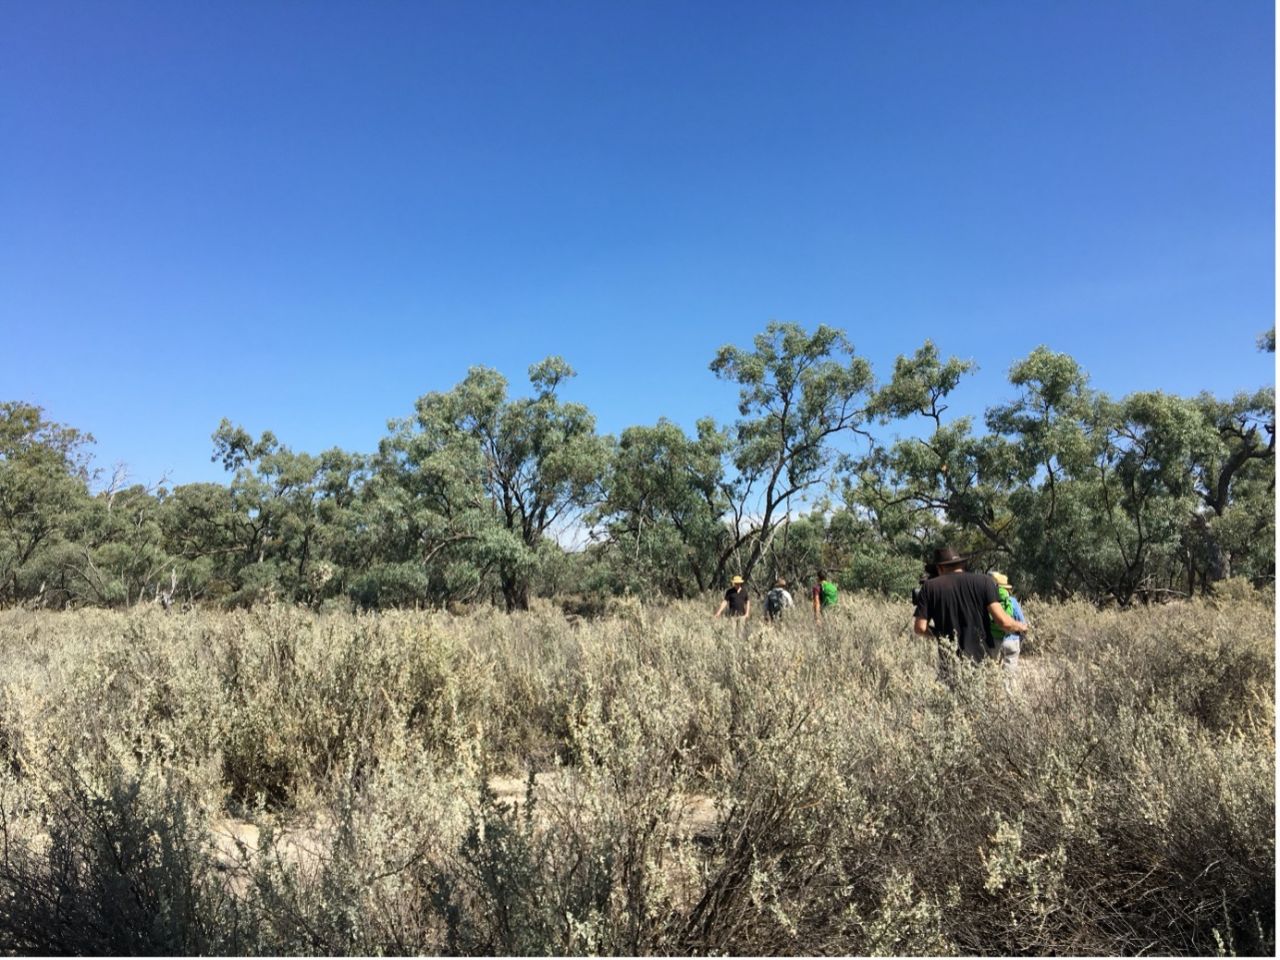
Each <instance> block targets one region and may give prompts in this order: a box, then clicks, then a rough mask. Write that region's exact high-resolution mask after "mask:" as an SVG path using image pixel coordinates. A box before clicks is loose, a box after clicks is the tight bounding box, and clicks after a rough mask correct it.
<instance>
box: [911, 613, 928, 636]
mask: <svg viewBox="0 0 1280 960" xmlns="http://www.w3.org/2000/svg"><path fill="white" fill-rule="evenodd" d="M912 629H914V630H915V632H916V635H917V636H920V637H927V636H929V621H928V620H926V619H925V618H924V617H916V619H915V623H913V624H912Z"/></svg>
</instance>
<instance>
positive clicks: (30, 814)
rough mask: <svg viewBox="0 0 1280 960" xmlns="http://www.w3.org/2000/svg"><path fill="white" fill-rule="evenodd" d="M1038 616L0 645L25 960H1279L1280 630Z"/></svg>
mask: <svg viewBox="0 0 1280 960" xmlns="http://www.w3.org/2000/svg"><path fill="white" fill-rule="evenodd" d="M1029 612H1030V615H1031V617H1032V619H1033V622H1034V623H1035V624H1036V626H1037V629H1036V632H1035V633H1034V634H1033V635H1032V637H1031V639H1030V640H1029V641H1028V643H1027V650H1028V654H1027V655H1026V656H1025V657H1024V664H1023V671H1022V675H1021V676H1020V677H1019V678H1018V680H1017V681H1016V682H1015V683H1013V684H1012V685H1009V684H1006V683H1005V682H1004V680H1005V678H1002V677H1001V675H1000V674H999V672H998V671H997V670H994V669H992V670H987V669H972V670H965V671H962V672H961V676H960V677H959V682H958V683H956V684H954V685H944V684H942V683H939V682H938V681H937V665H938V658H937V653H936V651H935V650H934V649H933V648H932V646H931V645H928V644H925V643H923V642H921V641H919V640H918V639H916V638H914V637H912V636H911V634H910V631H909V629H908V626H907V623H908V618H909V611H908V610H907V608H906V607H905V605H903V604H901V603H893V602H889V601H873V600H868V599H862V598H856V597H850V598H848V599H847V601H845V602H844V603H843V604H842V606H841V607H840V608H838V610H837V612H836V615H835V616H833V617H830V618H829V619H828V621H827V622H826V623H825V624H824V625H823V626H822V627H821V628H816V627H815V626H814V625H813V624H812V622H811V620H810V619H809V618H808V617H806V616H804V615H802V614H797V615H796V616H794V617H793V619H792V620H791V621H790V622H787V623H784V624H782V625H781V626H780V627H774V628H768V627H765V626H764V625H762V624H752V625H751V626H750V627H749V628H748V629H743V627H742V625H741V624H739V623H733V622H725V621H712V620H711V619H710V617H709V614H708V607H706V606H694V605H685V606H676V607H663V608H651V607H645V606H642V605H639V604H634V603H632V604H622V605H619V606H618V607H617V609H615V610H613V611H612V612H611V615H610V616H608V617H606V618H603V619H599V620H593V621H579V620H576V619H574V618H570V619H569V620H566V618H565V615H564V614H563V613H561V612H560V611H558V610H556V609H554V608H552V607H551V606H550V605H539V604H535V605H534V608H533V609H532V610H531V611H529V612H527V613H521V614H517V615H513V616H510V617H508V616H503V615H499V614H496V613H494V612H492V611H488V610H480V611H477V612H476V613H474V614H472V615H470V616H466V617H455V616H451V615H449V614H444V613H430V614H426V613H424V614H413V613H391V614H381V615H348V614H332V615H317V614H314V613H311V612H308V611H305V610H300V609H295V608H289V607H281V606H260V607H256V608H254V609H253V610H249V611H235V612H230V613H226V614H211V613H190V614H178V613H175V614H174V615H172V616H165V615H163V614H162V613H160V612H159V611H158V610H151V611H144V612H137V613H129V614H125V613H110V612H101V611H98V612H90V611H79V612H72V613H64V614H53V613H33V612H17V611H13V612H7V613H3V614H0V658H2V659H3V661H4V662H5V663H6V665H8V669H7V670H6V672H5V674H4V676H3V678H2V679H0V815H2V819H0V824H2V825H3V850H2V852H0V853H2V855H0V950H5V951H16V952H58V953H61V952H83V953H136V952H146V953H179V954H191V953H265V954H281V953H298V952H301V953H311V954H321V955H324V954H344V953H360V954H375V953H393V954H411V953H442V952H443V953H469V954H477V953H489V954H540V953H570V954H585V953H615V954H616V953H623V954H645V953H671V952H675V953H711V952H727V953H736V954H825V953H844V954H878V953H889V954H949V953H998V954H1016V953H1077V954H1080V953H1083V954H1120V953H1124V954H1128V953H1137V952H1154V953H1191V954H1204V953H1216V952H1237V953H1244V954H1250V953H1267V954H1269V953H1272V952H1274V896H1275V849H1274V804H1275V796H1274V782H1275V772H1274V771H1275V755H1274V731H1275V711H1274V659H1273V656H1274V640H1273V636H1274V635H1273V630H1274V625H1273V617H1272V612H1271V610H1270V608H1269V607H1268V606H1267V605H1266V604H1265V603H1261V602H1259V601H1258V600H1257V599H1255V598H1253V597H1250V596H1243V595H1242V598H1237V599H1236V600H1235V601H1234V602H1233V603H1232V604H1231V605H1229V606H1224V605H1221V604H1216V605H1215V604H1213V603H1199V602H1198V603H1194V604H1173V605H1168V606H1164V607H1157V608H1151V609H1146V610H1135V611H1103V612H1098V611H1095V610H1094V609H1093V608H1091V607H1087V606H1084V605H1077V604H1064V605H1044V606H1040V607H1033V608H1032V609H1031V610H1030V611H1029ZM534 774H536V777H535V776H534ZM499 775H501V777H502V778H506V779H495V778H498V777H499ZM511 778H515V779H516V780H517V781H527V784H526V787H525V788H524V789H521V790H516V791H515V792H514V793H512V792H511V791H510V790H509V789H506V788H504V789H503V791H500V790H499V785H500V784H502V783H508V782H511ZM228 824H232V825H235V826H236V828H237V829H240V830H242V831H250V830H252V831H254V832H253V834H252V839H251V840H248V841H240V840H237V841H236V842H234V843H228V842H227V841H225V839H222V840H220V839H219V837H220V836H222V835H223V834H224V833H225V831H226V829H228V827H227V825H228ZM246 835H248V834H246ZM237 836H240V834H237Z"/></svg>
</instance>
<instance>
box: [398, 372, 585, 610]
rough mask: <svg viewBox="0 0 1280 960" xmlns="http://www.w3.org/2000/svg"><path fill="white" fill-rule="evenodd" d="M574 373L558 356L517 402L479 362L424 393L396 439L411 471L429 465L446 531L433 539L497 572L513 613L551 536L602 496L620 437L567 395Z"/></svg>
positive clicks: (480, 568)
mask: <svg viewBox="0 0 1280 960" xmlns="http://www.w3.org/2000/svg"><path fill="white" fill-rule="evenodd" d="M573 375H574V374H573V370H572V369H571V368H570V367H569V365H568V364H567V363H565V361H564V360H563V359H561V358H560V357H549V358H547V359H546V360H543V361H542V362H540V363H536V364H534V365H533V366H531V367H530V368H529V381H530V383H531V385H532V386H533V390H534V392H533V396H531V397H521V398H517V399H509V398H508V396H507V381H506V379H505V378H504V377H503V376H502V375H501V374H500V373H498V372H497V371H496V370H491V369H488V368H486V367H473V368H472V369H471V370H470V371H469V372H468V374H467V376H466V378H465V379H464V380H463V381H462V382H461V383H459V384H458V385H457V386H455V387H454V388H453V389H452V390H449V391H446V392H433V393H428V394H426V395H424V396H423V397H421V398H419V400H418V401H417V404H416V414H415V417H414V419H413V421H411V422H407V423H404V424H401V425H399V426H398V427H397V438H396V440H395V441H394V442H393V443H392V445H391V449H393V450H398V451H403V454H402V461H401V466H402V468H403V469H404V470H405V471H407V473H408V474H410V475H412V474H413V473H414V472H415V471H417V470H420V468H421V465H422V464H429V468H428V473H429V476H427V477H425V480H426V482H427V485H428V486H430V487H432V489H433V490H434V496H435V501H434V502H435V503H436V504H437V505H438V508H439V509H438V510H437V511H436V513H437V514H438V517H439V519H440V521H441V523H442V524H443V527H442V528H441V529H442V531H444V532H442V533H440V534H439V535H436V536H435V537H433V539H434V540H435V541H437V542H439V543H446V542H447V543H450V544H456V545H457V546H459V547H465V550H466V553H467V554H468V555H469V556H470V557H471V558H472V560H473V562H474V565H475V569H476V571H477V573H478V574H479V575H481V576H483V575H486V574H487V573H488V572H489V571H495V572H496V574H497V578H498V584H499V589H500V591H501V594H502V599H503V602H504V604H505V606H506V608H507V610H515V609H524V608H527V607H528V605H529V595H530V585H531V582H532V579H533V574H534V572H535V571H536V569H537V566H538V557H539V552H540V551H541V550H545V547H544V546H543V540H544V539H546V538H548V537H550V536H553V535H554V534H556V533H557V532H562V531H563V530H565V529H566V528H567V527H569V526H572V525H573V524H575V523H578V522H580V520H581V517H582V516H583V514H584V512H585V511H586V510H587V509H588V508H589V507H590V506H592V505H593V504H595V503H597V502H598V501H599V499H600V497H601V481H602V479H603V476H604V472H605V470H606V468H607V465H608V462H609V452H610V440H609V438H607V437H601V436H599V435H597V433H596V430H595V418H594V417H593V416H592V415H591V413H590V411H588V409H587V408H586V407H585V406H583V405H582V404H578V403H567V402H564V401H562V400H561V399H560V394H559V390H560V386H561V385H562V384H563V383H564V382H565V381H566V380H568V379H570V378H571V377H572V376H573ZM415 445H416V446H415ZM419 479H424V478H419ZM441 479H443V480H446V481H447V482H444V483H441V482H439V481H440V480H441ZM482 514H483V516H482ZM429 549H434V547H430V548H429Z"/></svg>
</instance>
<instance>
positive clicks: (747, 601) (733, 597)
mask: <svg viewBox="0 0 1280 960" xmlns="http://www.w3.org/2000/svg"><path fill="white" fill-rule="evenodd" d="M730 582H731V583H732V584H733V586H731V587H730V588H729V589H728V590H727V591H726V592H725V595H724V600H723V601H722V602H721V604H720V609H719V610H717V611H716V616H717V617H719V616H721V615H722V614H723V613H724V612H725V611H726V610H728V611H729V616H731V617H742V618H743V619H744V620H749V619H751V597H750V595H748V593H747V588H746V587H745V586H743V583H742V578H741V577H734V578H733V580H731V581H730Z"/></svg>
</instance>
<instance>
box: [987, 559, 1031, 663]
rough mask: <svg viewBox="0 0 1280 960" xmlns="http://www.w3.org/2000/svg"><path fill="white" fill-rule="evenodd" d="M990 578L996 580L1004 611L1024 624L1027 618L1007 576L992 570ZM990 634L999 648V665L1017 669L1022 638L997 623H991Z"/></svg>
mask: <svg viewBox="0 0 1280 960" xmlns="http://www.w3.org/2000/svg"><path fill="white" fill-rule="evenodd" d="M991 579H992V580H994V581H995V582H996V592H997V593H998V594H999V596H1000V606H1001V607H1003V608H1004V612H1005V613H1007V614H1008V615H1009V616H1011V617H1012V618H1013V619H1014V620H1017V621H1018V622H1019V623H1021V624H1023V625H1024V626H1025V625H1026V622H1027V618H1026V615H1025V614H1024V613H1023V612H1022V604H1020V603H1018V598H1017V597H1015V596H1014V595H1013V587H1012V586H1010V584H1009V578H1008V577H1006V576H1005V575H1004V574H1003V573H997V572H996V571H994V570H992V571H991ZM991 634H992V636H994V637H995V638H996V643H997V644H998V645H999V648H1000V666H1002V667H1004V668H1005V669H1006V670H1009V671H1011V672H1012V671H1014V670H1017V669H1018V656H1019V654H1021V653H1022V638H1021V637H1020V636H1018V635H1017V634H1016V633H1009V632H1008V631H1007V630H1005V629H1004V628H1003V627H1002V626H1000V625H999V624H998V623H993V624H992V625H991Z"/></svg>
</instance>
